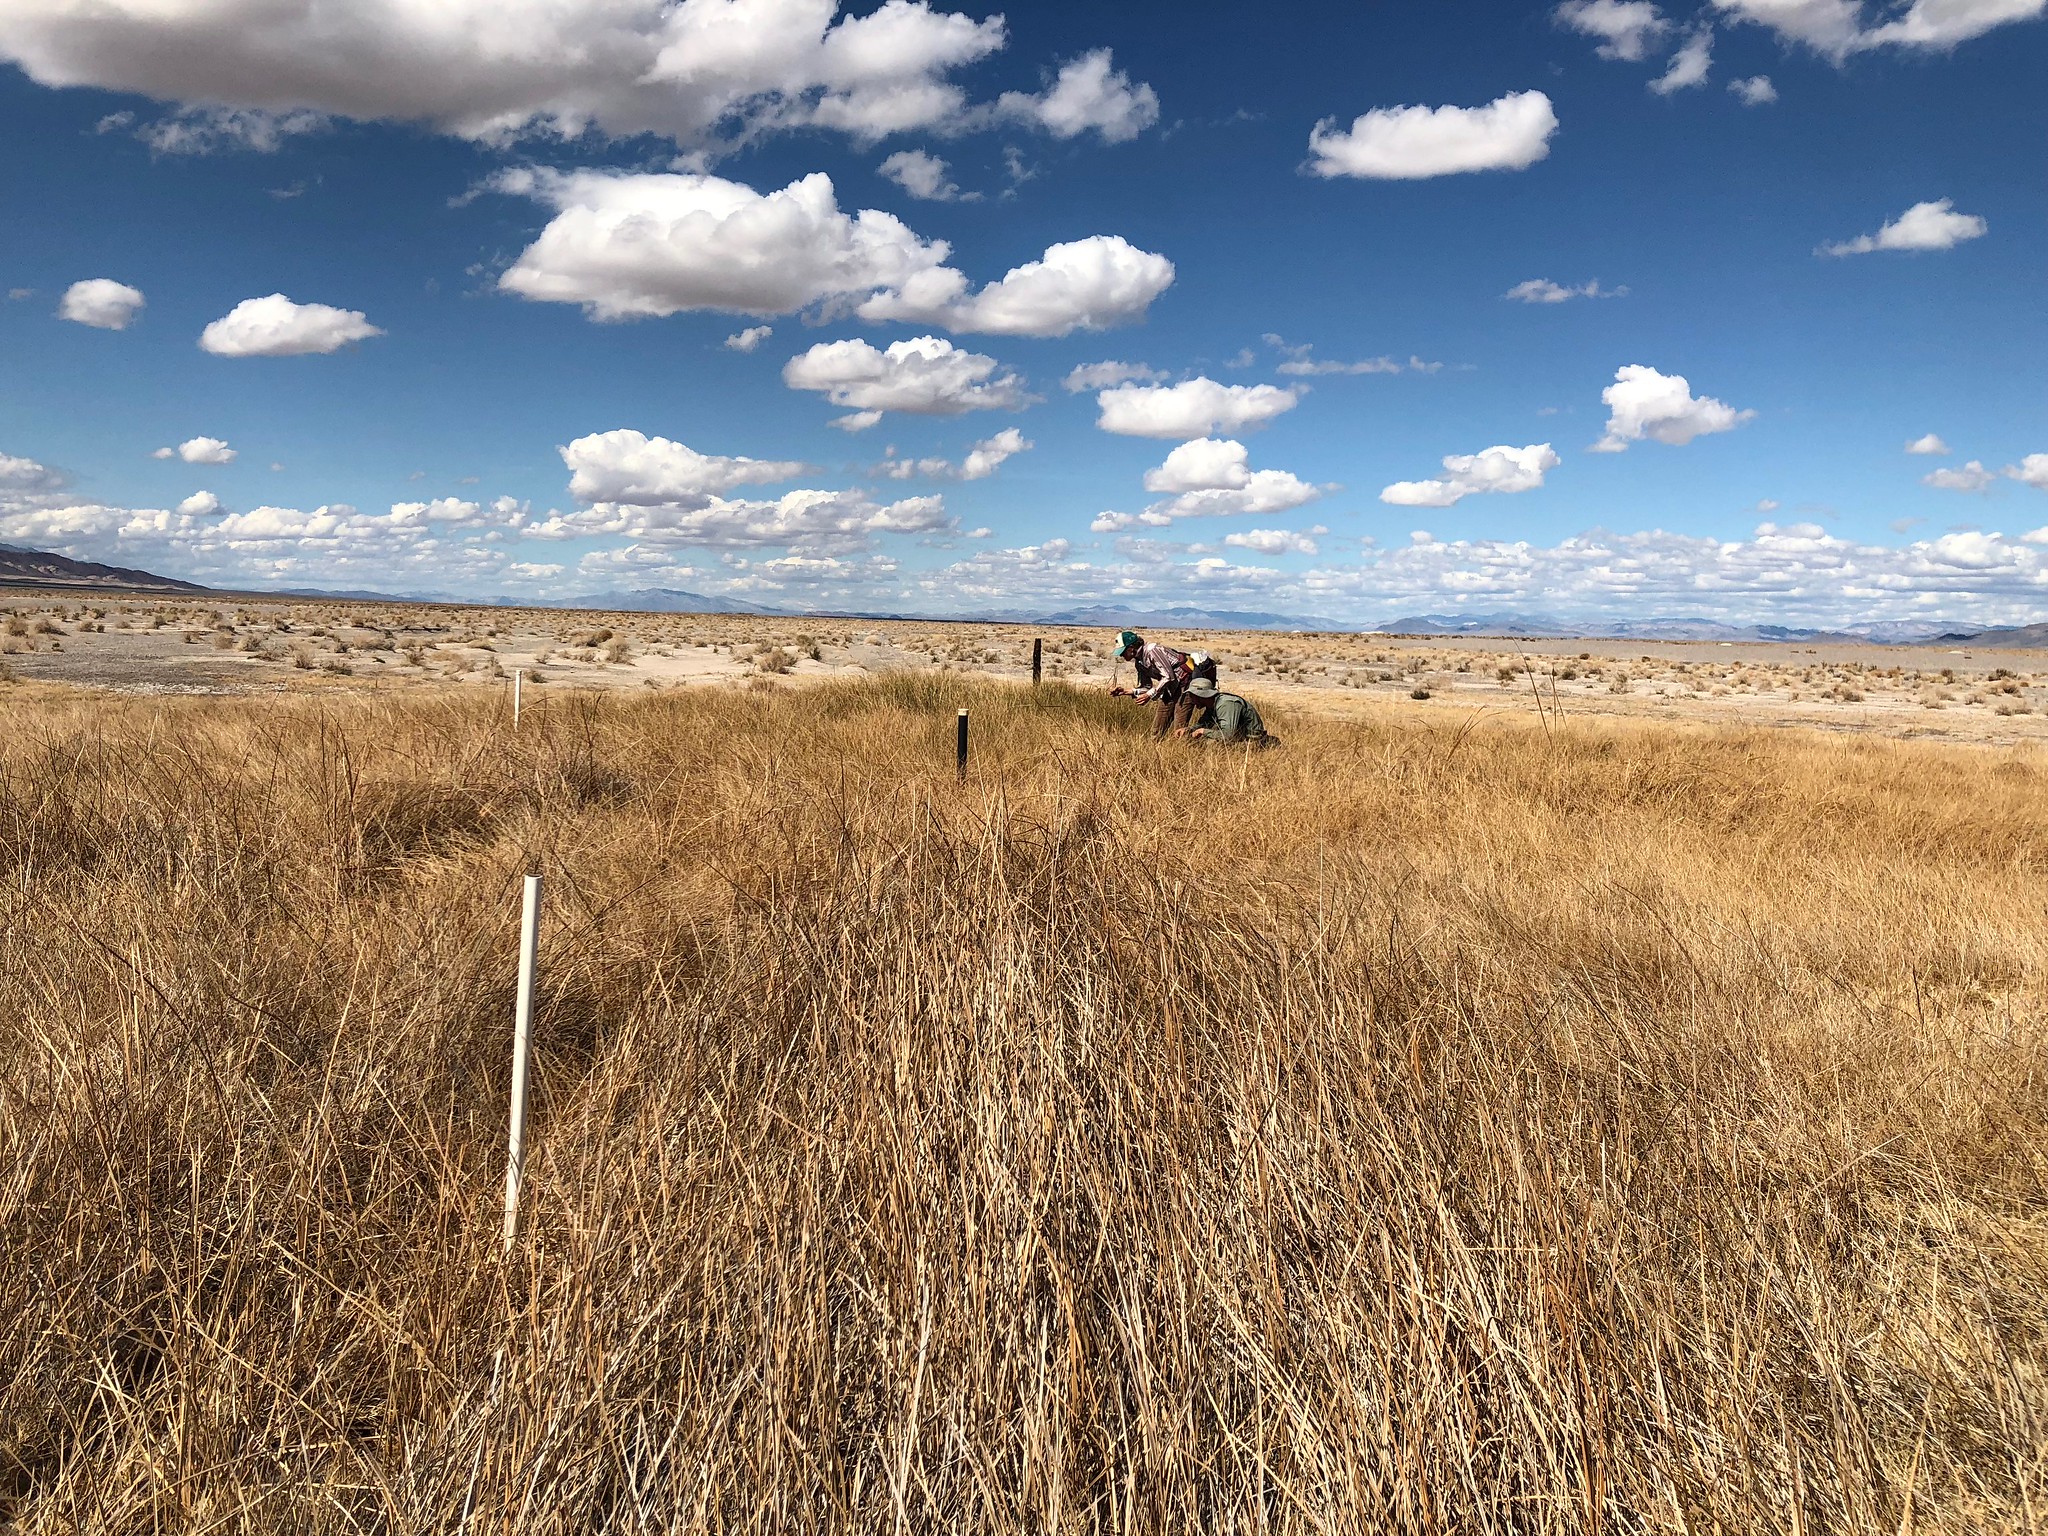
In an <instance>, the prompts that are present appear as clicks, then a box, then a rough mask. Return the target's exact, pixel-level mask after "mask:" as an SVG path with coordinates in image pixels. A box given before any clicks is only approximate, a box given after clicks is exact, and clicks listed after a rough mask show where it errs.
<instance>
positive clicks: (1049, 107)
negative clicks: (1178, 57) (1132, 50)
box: [994, 48, 1159, 144]
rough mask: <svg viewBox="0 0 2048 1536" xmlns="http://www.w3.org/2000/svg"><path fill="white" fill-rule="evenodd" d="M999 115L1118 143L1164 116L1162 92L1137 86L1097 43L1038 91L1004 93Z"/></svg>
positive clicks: (1060, 135)
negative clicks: (1089, 134)
mask: <svg viewBox="0 0 2048 1536" xmlns="http://www.w3.org/2000/svg"><path fill="white" fill-rule="evenodd" d="M994 116H995V117H996V118H997V119H999V120H1002V121H1009V122H1023V123H1028V124H1031V125H1032V126H1034V127H1037V128H1040V129H1043V130H1044V131H1045V132H1047V133H1049V134H1051V135H1052V136H1053V137H1054V138H1056V139H1074V138H1079V137H1080V136H1081V135H1082V134H1084V133H1088V132H1090V131H1091V130H1092V131H1093V132H1095V133H1098V134H1100V135H1101V136H1102V137H1103V139H1104V140H1106V141H1107V142H1109V143H1112V144H1117V143H1122V142H1123V141H1125V140H1128V139H1135V138H1136V137H1137V136H1138V135H1139V134H1141V133H1143V132H1144V131H1145V130H1146V129H1147V128H1150V127H1151V126H1152V125H1153V124H1154V123H1156V122H1158V121H1159V96H1158V93H1157V92H1155V91H1154V90H1153V89H1152V87H1151V86H1149V85H1143V84H1138V85H1133V84H1132V83H1131V77H1130V76H1129V75H1127V74H1125V73H1124V72H1123V71H1122V70H1120V69H1117V68H1115V67H1114V66H1113V65H1112V64H1111V63H1110V54H1109V50H1108V49H1107V48H1097V49H1095V50H1094V51H1092V52H1089V53H1084V54H1082V55H1081V57H1079V58H1078V59H1071V60H1069V61H1068V62H1067V63H1065V64H1063V65H1061V66H1060V71H1059V74H1058V75H1057V76H1056V77H1055V78H1054V80H1053V82H1052V84H1051V85H1049V86H1048V87H1047V88H1046V89H1045V90H1043V91H1041V92H1039V93H1038V94H1037V95H1025V94H1022V93H1020V92H1016V91H1006V92H1004V93H1003V95H1002V96H1001V97H999V98H998V99H997V101H996V106H995V113H994Z"/></svg>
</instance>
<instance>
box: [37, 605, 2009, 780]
mask: <svg viewBox="0 0 2048 1536" xmlns="http://www.w3.org/2000/svg"><path fill="white" fill-rule="evenodd" d="M157 619H160V620H161V621H162V622H161V624H160V625H159V627H155V628H152V627H150V625H151V623H152V621H153V620H157ZM43 621H47V622H48V623H50V624H53V625H54V626H56V629H57V630H58V631H59V632H58V633H37V632H36V629H37V626H38V624H39V623H40V622H43ZM86 626H91V627H86ZM0 627H4V628H5V629H6V630H9V631H12V630H15V629H20V630H22V631H24V632H23V633H20V634H14V633H6V634H0V665H4V666H5V667H6V668H7V669H8V671H9V672H11V673H12V674H13V676H14V677H15V678H16V679H18V680H20V681H22V682H26V683H49V684H60V685H70V686H78V687H87V688H96V689H108V690H113V691H117V692H122V693H253V692H274V691H278V690H281V689H286V688H293V689H297V688H307V687H319V688H350V689H360V688H364V687H380V688H381V687H403V688H420V687H454V686H461V687H472V688H474V687H494V688H509V685H510V677H511V674H512V672H513V671H514V670H520V671H524V672H525V673H526V674H527V677H528V679H529V684H530V686H531V689H532V696H534V697H539V696H543V695H544V694H545V693H546V692H547V690H548V689H550V688H558V687H561V686H568V687H573V688H604V689H619V688H673V687H701V686H728V687H730V686H787V685H791V684H796V685H801V684H804V683H807V682H812V681H816V680H819V679H824V678H831V677H843V676H849V675H858V674H860V673H862V672H867V673H880V672H887V671H892V670H896V669H900V668H915V667H941V668H945V669H949V670H956V671H968V672H976V673H981V674H985V675H992V676H1002V677H1011V678H1021V677H1023V676H1025V675H1026V674H1027V672H1028V667H1029V658H1030V647H1031V642H1032V640H1033V638H1034V637H1037V638H1042V639H1043V641H1044V643H1045V670H1046V675H1047V676H1050V677H1061V678H1066V679H1069V680H1072V681H1076V682H1084V683H1085V682H1092V681H1099V682H1101V683H1103V684H1105V685H1107V684H1108V683H1109V682H1110V681H1111V678H1112V668H1111V663H1110V659H1109V654H1108V638H1109V637H1108V636H1107V634H1105V633H1102V632H1098V631H1095V630H1075V629H1060V628H1055V627H1037V628H1034V627H1029V626H1022V625H1007V624H943V623H934V622H929V621H916V620H870V619H843V618H812V619H778V618H762V617H753V616H732V615H708V614H644V613H626V614H619V613H607V614H598V613H583V612H568V611H555V610H532V609H507V608H454V607H443V606H433V605H424V604H421V605H395V604H378V603H350V602H339V601H326V600H323V601H297V600H291V601H283V600H281V601H275V602H272V601H252V602H237V601H235V600H232V599H224V600H220V601H218V602H192V601H187V600H171V601H163V600H157V599H149V598H133V599H125V600H124V599H120V598H117V597H112V596H108V595H105V594H96V595H94V596H93V597H92V598H90V599H81V598H79V597H78V596H77V595H75V594H49V593H44V594H36V593H7V594H5V595H4V596H0ZM600 636H601V637H602V638H598V637H600ZM1155 638H1160V639H1164V640H1167V641H1168V642H1169V643H1175V644H1180V645H1184V646H1201V647H1204V648H1206V649H1208V650H1210V651H1211V652H1213V653H1214V654H1215V655H1216V656H1217V657H1218V658H1219V660H1220V661H1221V663H1222V666H1223V675H1224V683H1225V686H1226V687H1230V688H1233V689H1235V690H1236V691H1239V692H1243V693H1246V694H1248V695H1249V696H1251V697H1252V698H1253V699H1254V700H1256V701H1261V702H1263V703H1265V704H1266V705H1267V706H1268V707H1269V708H1278V709H1280V710H1281V711H1283V712H1284V711H1286V710H1289V709H1313V710H1315V711H1317V712H1318V713H1336V714H1347V713H1353V712H1355V710H1356V708H1357V707H1358V706H1360V705H1361V704H1362V703H1363V701H1366V700H1370V699H1378V700H1380V701H1381V702H1385V701H1387V700H1390V699H1397V700H1403V701H1405V702H1407V703H1408V704H1409V705H1411V706H1412V707H1414V708H1416V709H1439V710H1440V709H1444V708H1460V709H1470V708H1473V707H1474V706H1478V707H1480V708H1483V709H1485V710H1487V711H1489V712H1520V713H1524V714H1535V713H1537V712H1538V710H1539V703H1540V708H1541V709H1542V710H1544V711H1556V712H1558V713H1560V714H1562V715H1564V716H1567V717H1584V716H1611V717H1621V718H1633V719H1641V718H1659V719H1671V720H1684V721H1693V722H1700V723H1740V724H1744V725H1769V726H1798V727H1811V728H1817V729H1822V730H1831V731H1841V732H1851V733H1858V734H1876V735H1883V736H1893V737H1927V738H1933V739H1949V740H1956V741H1965V742H1977V743H1988V744H2017V743H2026V742H2034V741H2041V740H2048V653H2041V652H2026V651H1990V650H1977V651H1972V650H1969V649H1966V648H1961V647H1939V646H1915V647H1904V646H1897V647H1895V646H1877V645H1864V646H1858V645H1839V644H1835V645H1813V646H1804V645H1798V644H1781V645H1772V644H1765V643H1741V644H1734V645H1729V644H1723V643H1718V642H1670V641H1665V642H1645V641H1637V640H1527V641H1514V640H1501V639H1487V638H1481V637H1465V636H1459V637H1446V638H1397V637H1389V636H1383V635H1293V634H1271V633H1246V632H1239V633H1220V632H1208V633H1186V634H1180V633H1174V632H1160V633H1159V634H1158V635H1156V636H1155ZM593 641H594V642H595V643H594V644H593V643H590V642H593ZM621 644H622V645H623V647H624V649H623V651H620V650H618V649H617V648H618V647H619V646H620V645H621ZM607 648H610V649H609V650H608V649H607ZM778 650H779V652H780V654H779V655H777V654H774V653H776V652H777V651H778ZM813 652H815V656H814V655H813ZM295 659H296V661H297V663H299V664H295ZM1504 672H1505V673H1506V676H1505V677H1503V673H1504ZM1116 675H1117V676H1120V677H1121V678H1122V680H1124V681H1125V682H1128V681H1129V680H1130V672H1129V669H1128V668H1123V669H1120V670H1119V671H1118V672H1117V674H1116ZM536 678H537V681H535V679H536ZM1418 690H1420V691H1425V692H1426V693H1427V694H1428V697H1427V698H1426V699H1418V698H1415V697H1414V695H1415V694H1416V693H1417V691H1418Z"/></svg>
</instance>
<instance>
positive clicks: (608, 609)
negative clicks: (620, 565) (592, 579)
mask: <svg viewBox="0 0 2048 1536" xmlns="http://www.w3.org/2000/svg"><path fill="white" fill-rule="evenodd" d="M505 601H510V599H505ZM544 606H546V607H550V608H596V609H599V610H601V611H603V612H605V613H754V614H761V615H764V616H766V617H769V618H776V619H795V618H801V617H803V615H802V614H800V613H798V612H797V611H796V610H795V609H793V608H769V607H765V606H763V605H762V604H760V603H745V602H741V601H740V600H739V599H738V598H736V597H706V596H705V595H704V594H703V593H702V592H684V591H681V590H679V589H677V588H675V587H640V588H637V589H635V590H634V591H631V592H594V593H592V594H591V595H590V596H588V597H579V598H577V599H575V600H574V601H573V602H568V603H548V604H545V605H544Z"/></svg>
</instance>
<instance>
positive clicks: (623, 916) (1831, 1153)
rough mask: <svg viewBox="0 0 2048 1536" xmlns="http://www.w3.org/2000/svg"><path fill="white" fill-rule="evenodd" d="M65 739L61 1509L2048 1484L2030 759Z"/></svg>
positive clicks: (1820, 747) (5, 913)
mask: <svg viewBox="0 0 2048 1536" xmlns="http://www.w3.org/2000/svg"><path fill="white" fill-rule="evenodd" d="M961 707H965V708H968V709H970V710H971V714H972V719H973V723H974V753H975V755H974V759H973V767H972V772H971V775H970V782H969V783H968V784H967V785H965V786H958V785H955V784H954V783H953V761H952V733H953V721H954V718H955V711H956V709H957V708H961ZM8 708H9V711H10V715H9V719H10V724H11V727H12V728H11V729H10V730H9V731H7V732H4V733H0V1222H4V1224H5V1225H4V1230H5V1232H6V1234H7V1237H6V1241H7V1256H8V1257H7V1262H6V1264H4V1265H0V1525H8V1524H11V1525H13V1526H17V1527H19V1528H21V1529H24V1530H49V1531H59V1530H95V1531H144V1530H193V1531H196V1530H201V1529H212V1530H246V1531H258V1530H261V1531H274V1530H292V1531H303V1532H313V1533H326V1532H342V1531H351V1532H353V1531H364V1530H373V1531H391V1532H398V1531H417V1530H450V1531H453V1530H458V1529H460V1528H461V1526H462V1520H463V1511H464V1508H465V1506H467V1507H468V1509H469V1512H470V1515H469V1518H470V1528H471V1529H473V1530H479V1531H481V1530H490V1531H516V1532H522V1533H524V1532H550V1533H552V1532H564V1533H566V1532H586V1531H643V1530H659V1531H694V1530H713V1529H716V1530H758V1531H763V1532H767V1531H785V1530H809V1531H862V1532H865V1531H877V1532H880V1531H898V1530H933V1531H938V1530H944V1531H959V1532H970V1533H982V1532H987V1533H994V1532H1011V1531H1019V1530H1030V1531H1070V1530H1071V1531H1093V1530H1101V1531H1119V1532H1124V1531H1128V1532H1141V1531H1144V1532H1149V1531H1182V1530H1187V1531H1194V1530H1202V1531H1211V1530H1213V1531H1239V1532H1251V1531H1272V1532H1309V1531H1314V1532H1324V1531H1327V1532H1353V1531H1359V1530H1395V1531H1445V1532H1448V1531H1468V1530H1500V1531H1514V1532H1558V1533H1564V1532H1580V1531H1591V1530H1611V1531H1630V1532H1662V1531H1672V1532H1678V1531H1704V1530H1713V1529H1717V1528H1718V1529H1720V1530H1724V1531H1738V1530H1788V1529H1794V1528H1797V1527H1798V1526H1799V1525H1801V1524H1803V1525H1804V1527H1805V1528H1806V1529H1808V1530H1811V1531H1816V1532H1819V1531H1830V1532H1832V1531H1852V1532H1873V1533H1874V1532H1878V1531H1883V1532H1886V1533H1892V1532H1896V1531H1899V1530H1901V1529H1903V1528H1905V1527H1906V1526H1908V1525H1910V1526H1911V1528H1912V1529H1914V1530H1917V1531H1922V1532H1928V1531H1942V1532H1964V1531H1986V1532H1989V1531H2010V1530H2026V1529H2029V1528H2030V1527H2029V1522H2030V1521H2037V1520H2038V1519H2039V1514H2038V1512H2039V1511H2040V1510H2041V1509H2042V1508H2043V1507H2044V1501H2048V1468H2044V1461H2043V1458H2044V1452H2043V1450H2042V1447H2043V1446H2044V1445H2048V1435H2044V1434H2043V1433H2042V1428H2043V1426H2044V1424H2048V1390H2044V1385H2043V1383H2044V1379H2048V1377H2044V1369H2048V1302H2044V1300H2043V1298H2044V1296H2048V1165H2044V1159H2043V1156H2042V1153H2041V1150H2040V1148H2041V1146H2042V1136H2041V1131H2042V1126H2043V1121H2044V1118H2048V1074H2044V1072H2043V1071H2042V1069H2041V1065H2040V1064H2041V1062H2042V1061H2043V1060H2044V1053H2048V1028H2044V1014H2043V1007H2042V1005H2043V1002H2044V995H2043V964H2044V961H2048V939H2044V936H2043V933H2042V929H2041V925H2040V921H2039V914H2040V912H2041V910H2042V909H2043V907H2044V906H2048V833H2044V832H2043V831H2042V830H2041V829H2042V828H2043V827H2044V826H2048V819H2044V815H2043V813H2044V811H2048V779H2044V776H2043V772H2042V770H2041V768H2040V767H2039V765H2038V764H2036V763H2035V762H2034V761H2033V760H2032V759H2031V758H2030V757H2028V756H2025V755H2022V754H2014V753H2004V754H1993V753H1982V754H1969V753H1963V752H1950V751H1945V750H1942V749H1938V748H1933V747H1926V746H1919V745H1910V744H1886V743H1878V742H1869V741H1857V742H1846V743H1845V742H1839V741H1836V742H1822V741H1819V740H1817V739H1814V738H1808V737H1803V736H1799V735H1796V734H1790V733H1782V732H1780V733H1770V734H1763V733H1758V734H1746V733H1739V732H1726V733H1717V734H1710V733H1705V732H1688V731H1681V730H1678V729H1670V730H1666V731H1663V732H1661V733H1660V732H1656V731H1654V730H1652V729H1647V728H1641V727H1628V726H1619V725H1612V724H1599V723H1581V722H1577V721H1566V722H1563V723H1560V724H1556V725H1555V726H1554V728H1553V729H1552V730H1551V731H1550V733H1549V734H1548V735H1546V734H1544V733H1542V732H1540V731H1539V730H1538V729H1537V728H1536V727H1535V725H1534V724H1533V723H1529V722H1526V721H1522V720H1520V719H1514V718H1505V717H1503V716H1500V715H1495V716H1489V717H1487V718H1485V719H1483V720H1479V721H1477V722H1476V723H1475V722H1474V720H1473V718H1472V717H1471V716H1468V715H1460V714H1440V713H1437V712H1432V711H1413V710H1407V709H1405V708H1399V709H1395V708H1387V709H1384V710H1383V711H1382V712H1381V713H1378V714H1374V715H1370V716H1368V717H1367V718H1366V719H1365V720H1364V721H1363V722H1361V723H1353V724H1345V725H1339V724H1334V723H1327V722H1321V721H1318V720H1315V719H1311V718H1301V717H1296V716H1293V715H1288V714H1285V712H1281V713H1282V714H1283V718H1280V719H1278V720H1276V721H1274V722H1273V723H1274V724H1275V725H1276V726H1277V728H1278V729H1279V730H1280V732H1281V733H1282V734H1283V735H1284V736H1285V737H1286V738H1287V746H1286V747H1285V748H1283V749H1281V750H1280V751H1277V752H1271V753H1264V754H1258V755H1256V756H1252V757H1247V756H1244V755H1242V754H1237V753H1228V752H1217V753H1208V752H1201V751H1194V750H1188V749H1184V748H1180V747H1175V746H1168V747H1163V748H1162V747H1155V746H1154V745H1152V744H1151V743H1150V742H1149V741H1148V740H1147V739H1146V735H1145V730H1146V722H1147V719H1148V717H1147V715H1146V713H1145V712H1144V711H1142V710H1139V709H1135V708H1132V707H1131V706H1129V705H1128V704H1127V703H1125V702H1123V701H1118V700H1112V699H1109V698H1107V697H1106V696H1105V695H1104V694H1102V693H1101V692H1099V691H1096V692H1088V693H1082V692H1076V691H1073V690H1069V689H1066V688H1063V687H1059V686H1057V685H1048V686H1047V687H1044V688H1041V689H1037V690H1031V689H1026V688H1021V687H1007V686H1001V685H993V684H987V683H979V682H976V681H974V680H973V679H971V678H970V677H968V676H965V675H962V674H958V673H955V674H948V675H943V676H939V675H932V674H922V675H920V674H892V675H890V676H888V677H885V678H883V679H881V680H879V681H876V682H873V683H865V684H853V683H848V684H831V685H826V686H821V687H819V688H816V689H813V690H808V691H800V690H795V689H781V688H776V689H771V690H770V691H767V692H765V693H761V694H752V693H745V692H740V691H737V690H717V691H713V690H702V691H697V692H688V693H670V694H661V695H648V696H632V697H620V698H615V699H608V700H594V699H592V698H590V697H589V696H587V695H577V694H571V693H566V692H564V691H562V690H558V689H549V690H547V695H546V696H544V697H543V698H542V699H539V700H536V701H534V703H533V706H532V708H531V709H530V711H529V712H528V715H527V718H526V720H525V722H524V723H523V726H522V728H521V729H520V730H519V731H517V732H514V731H513V730H512V729H511V727H510V725H509V721H508V720H507V718H506V715H505V712H504V710H503V708H502V701H500V700H496V699H490V698H474V697H467V696H464V695H463V694H462V693H460V692H455V691H451V693H450V694H448V695H444V696H435V697H422V696H419V695H416V694H413V693H393V694H377V693H371V694H368V695H366V696H353V695H348V694H345V693H343V692H341V691H339V690H335V691H331V692H326V693H323V694H321V695H318V696H310V697H298V698H282V699H264V700H233V699H189V698H175V699H162V700H136V699H107V698H103V697H86V696H77V697H70V698H67V697H65V696H63V695H59V694H49V695H40V694H38V695H30V696H27V697H20V698H16V699H13V700H10V703H9V706H8ZM529 871H536V872H539V873H542V874H543V875H544V877H545V878H546V879H547V881H548V891H549V895H548V899H547V906H546V923H545V927H544V932H543V937H542V947H541V966H540V974H541V994H540V1003H539V1012H538V1017H537V1020H536V1033H535V1058H534V1081H535V1112H534V1119H533V1122H532V1125H531V1126H530V1128H529V1151H528V1162H527V1185H526V1187H527V1200H528V1204H527V1236H526V1242H525V1244H524V1246H523V1247H522V1248H521V1250H520V1252H519V1253H518V1254H517V1255H516V1256H515V1257H514V1258H513V1259H512V1260H511V1261H510V1262H509V1263H508V1262H506V1261H505V1260H504V1259H503V1258H502V1257H501V1254H500V1251H499V1236H498V1222H499V1205H498V1201H499V1198H500V1191H501V1190H502V1177H503V1166H502V1155H503V1134H504V1125H503V1113H504V1101H505V1093H506V1078H507V1070H508V1068H507V1051H508V1036H509V1027H510V1015H511V984H512V974H513V958H514V937H515V934H516V925H517V903H518V888H519V877H520V876H521V875H522V874H524V873H527V872H529Z"/></svg>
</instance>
